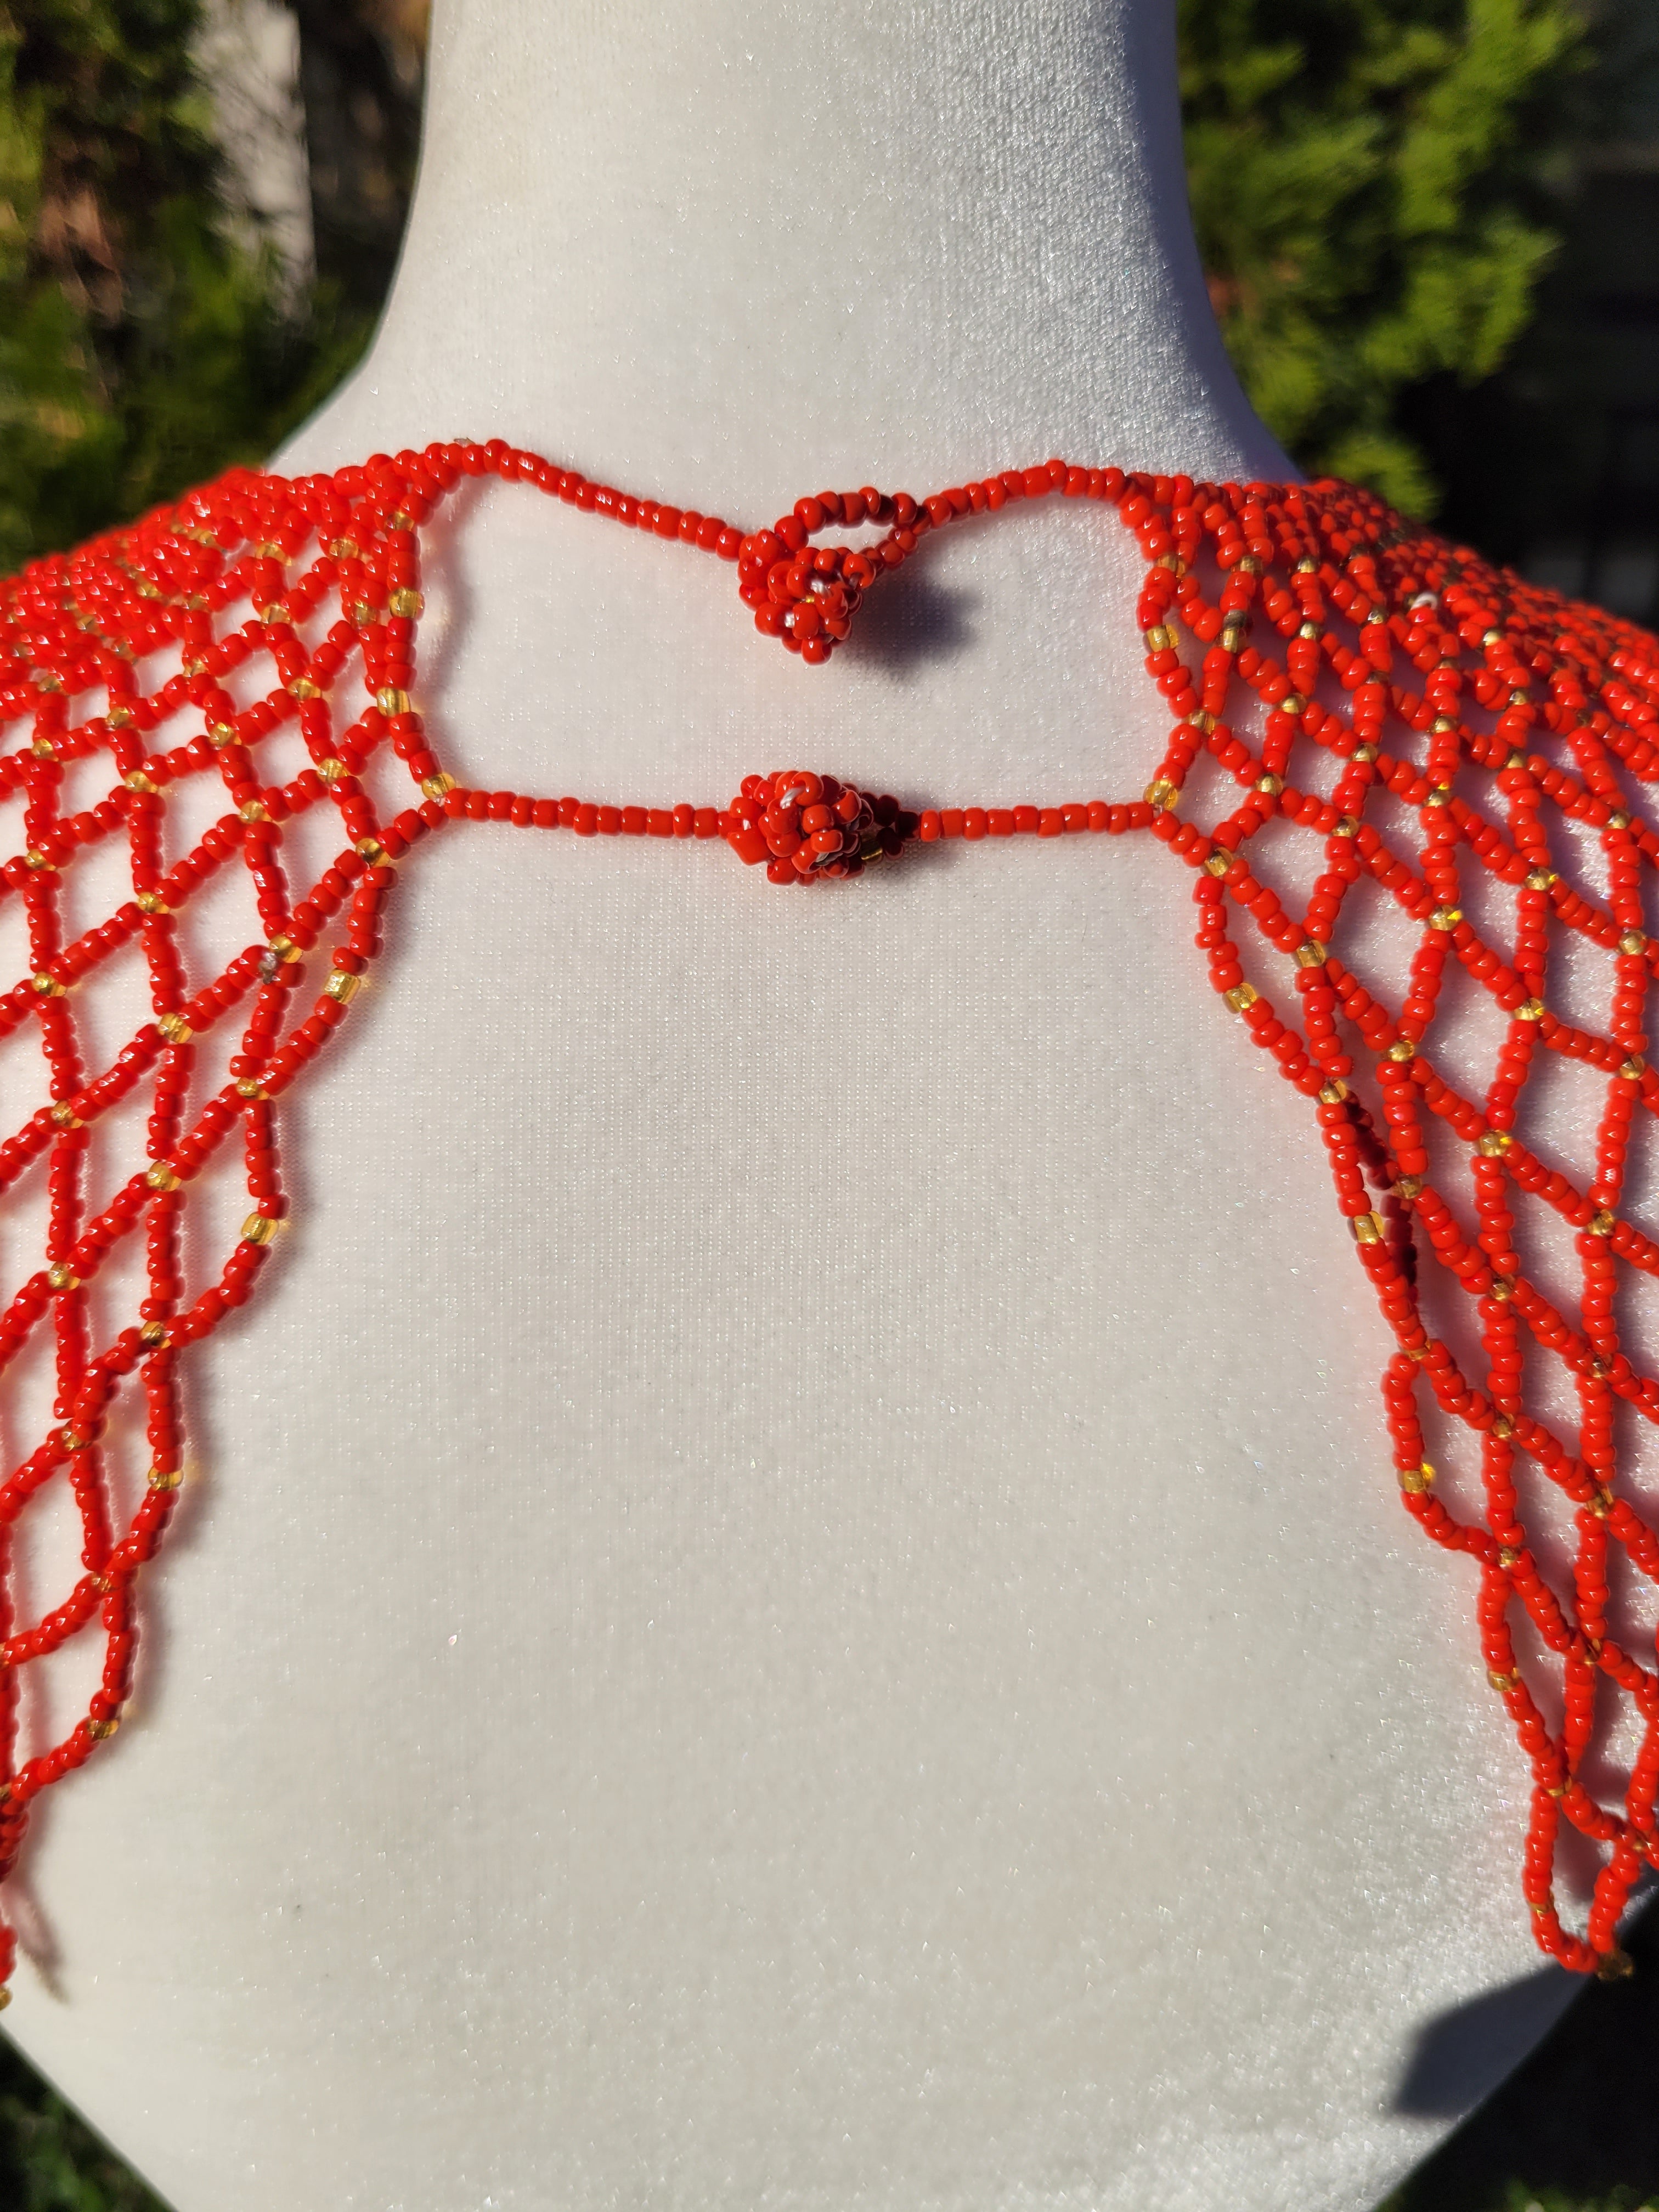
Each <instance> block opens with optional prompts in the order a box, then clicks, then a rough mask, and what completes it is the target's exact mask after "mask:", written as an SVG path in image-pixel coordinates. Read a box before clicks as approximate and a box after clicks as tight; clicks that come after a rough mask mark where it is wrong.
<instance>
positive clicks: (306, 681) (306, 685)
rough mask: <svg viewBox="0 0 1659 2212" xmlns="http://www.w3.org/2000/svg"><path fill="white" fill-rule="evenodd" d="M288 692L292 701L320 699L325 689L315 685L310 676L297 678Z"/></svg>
mask: <svg viewBox="0 0 1659 2212" xmlns="http://www.w3.org/2000/svg"><path fill="white" fill-rule="evenodd" d="M288 692H289V698H290V699H320V698H321V697H322V696H323V687H322V685H321V684H313V682H312V680H311V678H310V677H308V676H296V677H295V679H294V681H293V682H292V683H291V684H289V687H288Z"/></svg>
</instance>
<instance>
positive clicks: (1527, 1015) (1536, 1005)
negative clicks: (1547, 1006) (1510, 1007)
mask: <svg viewBox="0 0 1659 2212" xmlns="http://www.w3.org/2000/svg"><path fill="white" fill-rule="evenodd" d="M1514 1013H1515V1018H1516V1021H1517V1022H1541V1021H1542V1020H1543V1018H1544V1001H1543V1000H1541V999H1523V1000H1522V1001H1521V1004H1520V1005H1519V1006H1516V1008H1515V1009H1514Z"/></svg>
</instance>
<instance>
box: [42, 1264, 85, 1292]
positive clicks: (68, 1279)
mask: <svg viewBox="0 0 1659 2212" xmlns="http://www.w3.org/2000/svg"><path fill="white" fill-rule="evenodd" d="M46 1280H47V1281H48V1282H49V1283H50V1284H51V1285H52V1288H53V1290H54V1291H75V1290H79V1288H80V1287H81V1278H80V1277H79V1276H78V1275H77V1274H76V1272H75V1270H74V1268H73V1267H70V1265H69V1264H68V1262H67V1261H63V1260H57V1261H53V1263H52V1266H51V1267H48V1268H47V1270H46Z"/></svg>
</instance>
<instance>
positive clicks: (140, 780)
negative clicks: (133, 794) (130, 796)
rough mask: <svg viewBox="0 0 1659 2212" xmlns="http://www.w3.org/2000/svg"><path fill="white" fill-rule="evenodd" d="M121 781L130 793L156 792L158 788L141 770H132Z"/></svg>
mask: <svg viewBox="0 0 1659 2212" xmlns="http://www.w3.org/2000/svg"><path fill="white" fill-rule="evenodd" d="M121 781H122V782H123V783H124V784H125V786H126V787H127V789H128V790H129V791H154V790H155V788H156V786H155V784H154V783H153V782H152V781H151V780H150V779H149V776H147V775H145V774H144V771H143V769H141V768H135V769H130V770H129V771H128V773H127V774H126V775H124V776H123V777H122V778H121Z"/></svg>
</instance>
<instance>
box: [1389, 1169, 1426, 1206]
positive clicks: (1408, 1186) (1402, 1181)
mask: <svg viewBox="0 0 1659 2212" xmlns="http://www.w3.org/2000/svg"><path fill="white" fill-rule="evenodd" d="M1428 1180H1429V1179H1428V1177H1427V1176H1420V1175H1407V1176H1399V1177H1398V1178H1397V1179H1396V1180H1395V1186H1394V1194H1395V1197H1396V1198H1403V1199H1405V1200H1407V1201H1409V1200H1412V1199H1413V1198H1416V1197H1418V1196H1419V1195H1420V1194H1421V1193H1422V1191H1423V1188H1424V1186H1425V1184H1426V1183H1427V1182H1428Z"/></svg>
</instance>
